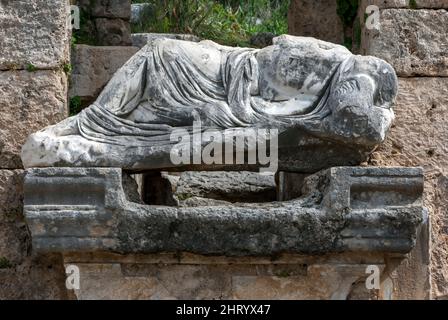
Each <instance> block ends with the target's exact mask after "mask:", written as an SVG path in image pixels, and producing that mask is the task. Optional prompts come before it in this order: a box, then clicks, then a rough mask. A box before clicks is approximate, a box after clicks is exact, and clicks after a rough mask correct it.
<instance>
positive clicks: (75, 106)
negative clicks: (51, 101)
mask: <svg viewBox="0 0 448 320" xmlns="http://www.w3.org/2000/svg"><path fill="white" fill-rule="evenodd" d="M81 110H82V101H81V97H79V96H75V97H71V98H70V116H74V115H77V114H78V113H80V112H81Z"/></svg>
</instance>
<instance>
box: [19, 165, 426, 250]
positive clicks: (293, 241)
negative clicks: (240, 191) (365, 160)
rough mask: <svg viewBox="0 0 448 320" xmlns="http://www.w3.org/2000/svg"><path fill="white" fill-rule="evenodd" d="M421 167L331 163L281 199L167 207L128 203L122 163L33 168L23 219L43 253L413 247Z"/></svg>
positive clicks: (421, 216) (28, 177) (28, 178)
mask: <svg viewBox="0 0 448 320" xmlns="http://www.w3.org/2000/svg"><path fill="white" fill-rule="evenodd" d="M422 192H423V173H422V170H421V169H418V168H367V167H364V168H361V167H340V168H331V169H328V170H325V171H322V172H320V173H318V174H315V175H312V176H310V177H308V178H307V179H306V181H305V184H304V188H303V194H304V195H303V196H302V197H301V198H298V199H294V200H291V201H285V202H270V203H261V204H260V203H259V204H257V203H252V204H248V203H236V204H234V205H221V206H214V207H209V206H199V207H168V206H149V205H142V204H137V203H134V202H130V201H129V200H128V198H129V197H128V198H126V195H125V192H124V191H123V187H122V172H121V170H120V169H106V168H45V169H30V170H28V171H27V175H26V178H25V209H24V211H25V216H26V219H27V222H28V225H29V228H30V230H31V234H32V238H33V248H34V249H35V250H38V251H56V252H59V251H63V252H78V251H79V252H89V251H113V252H121V253H152V252H192V253H198V254H206V255H210V254H211V255H226V256H247V255H248V256H270V255H275V254H278V253H301V254H320V253H329V252H340V251H362V252H367V251H368V252H389V253H407V252H409V251H410V250H411V249H412V247H413V246H414V245H415V238H416V234H417V230H418V228H419V226H420V224H421V223H422V221H423V219H424V218H425V214H424V210H423V207H422V201H421V198H422Z"/></svg>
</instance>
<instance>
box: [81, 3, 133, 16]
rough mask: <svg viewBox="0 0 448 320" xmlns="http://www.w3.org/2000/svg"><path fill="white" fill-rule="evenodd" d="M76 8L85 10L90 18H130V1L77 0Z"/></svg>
mask: <svg viewBox="0 0 448 320" xmlns="http://www.w3.org/2000/svg"><path fill="white" fill-rule="evenodd" d="M77 4H78V6H80V7H81V8H82V9H84V10H87V11H88V12H89V14H90V15H91V16H92V17H98V18H121V19H125V20H129V19H130V18H131V0H101V1H97V0H95V1H92V0H78V1H77Z"/></svg>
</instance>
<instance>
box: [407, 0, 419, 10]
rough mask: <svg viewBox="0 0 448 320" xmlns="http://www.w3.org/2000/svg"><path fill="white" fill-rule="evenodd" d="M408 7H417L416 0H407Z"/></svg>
mask: <svg viewBox="0 0 448 320" xmlns="http://www.w3.org/2000/svg"><path fill="white" fill-rule="evenodd" d="M409 8H411V9H417V1H416V0H409Z"/></svg>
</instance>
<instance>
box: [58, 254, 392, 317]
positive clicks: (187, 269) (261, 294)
mask: <svg viewBox="0 0 448 320" xmlns="http://www.w3.org/2000/svg"><path fill="white" fill-rule="evenodd" d="M69 264H76V265H77V266H78V267H79V270H80V275H81V277H80V289H79V290H75V295H76V297H77V299H79V300H92V299H100V300H102V299H106V300H110V299H112V300H121V299H130V300H160V299H170V300H174V299H186V300H190V299H209V300H222V299H237V300H241V299H248V300H249V299H260V300H273V299H286V300H288V299H293V300H303V299H334V300H342V299H347V298H349V297H351V296H352V295H353V292H352V291H353V288H354V287H355V285H354V284H355V283H358V282H361V283H363V282H364V281H365V277H366V274H365V270H366V268H367V264H365V263H363V262H361V261H358V263H352V264H344V263H339V264H336V263H334V264H331V263H324V264H312V265H306V264H294V263H290V264H282V265H276V264H271V265H259V264H231V265H219V264H218V265H217V264H207V265H179V264H168V265H163V266H161V265H159V264H138V263H121V264H120V263H110V262H102V263H101V262H100V263H87V262H80V261H70V262H68V261H66V265H69ZM378 267H379V269H380V271H381V272H382V271H383V270H384V264H382V263H379V264H378ZM323 275H325V276H323ZM364 291H367V290H366V289H364ZM373 291H376V290H373ZM367 295H368V292H367ZM216 303H217V304H218V305H219V304H221V302H218V301H217V302H216ZM212 309H214V308H212ZM216 309H217V310H218V309H219V308H216ZM211 314H213V312H211Z"/></svg>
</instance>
